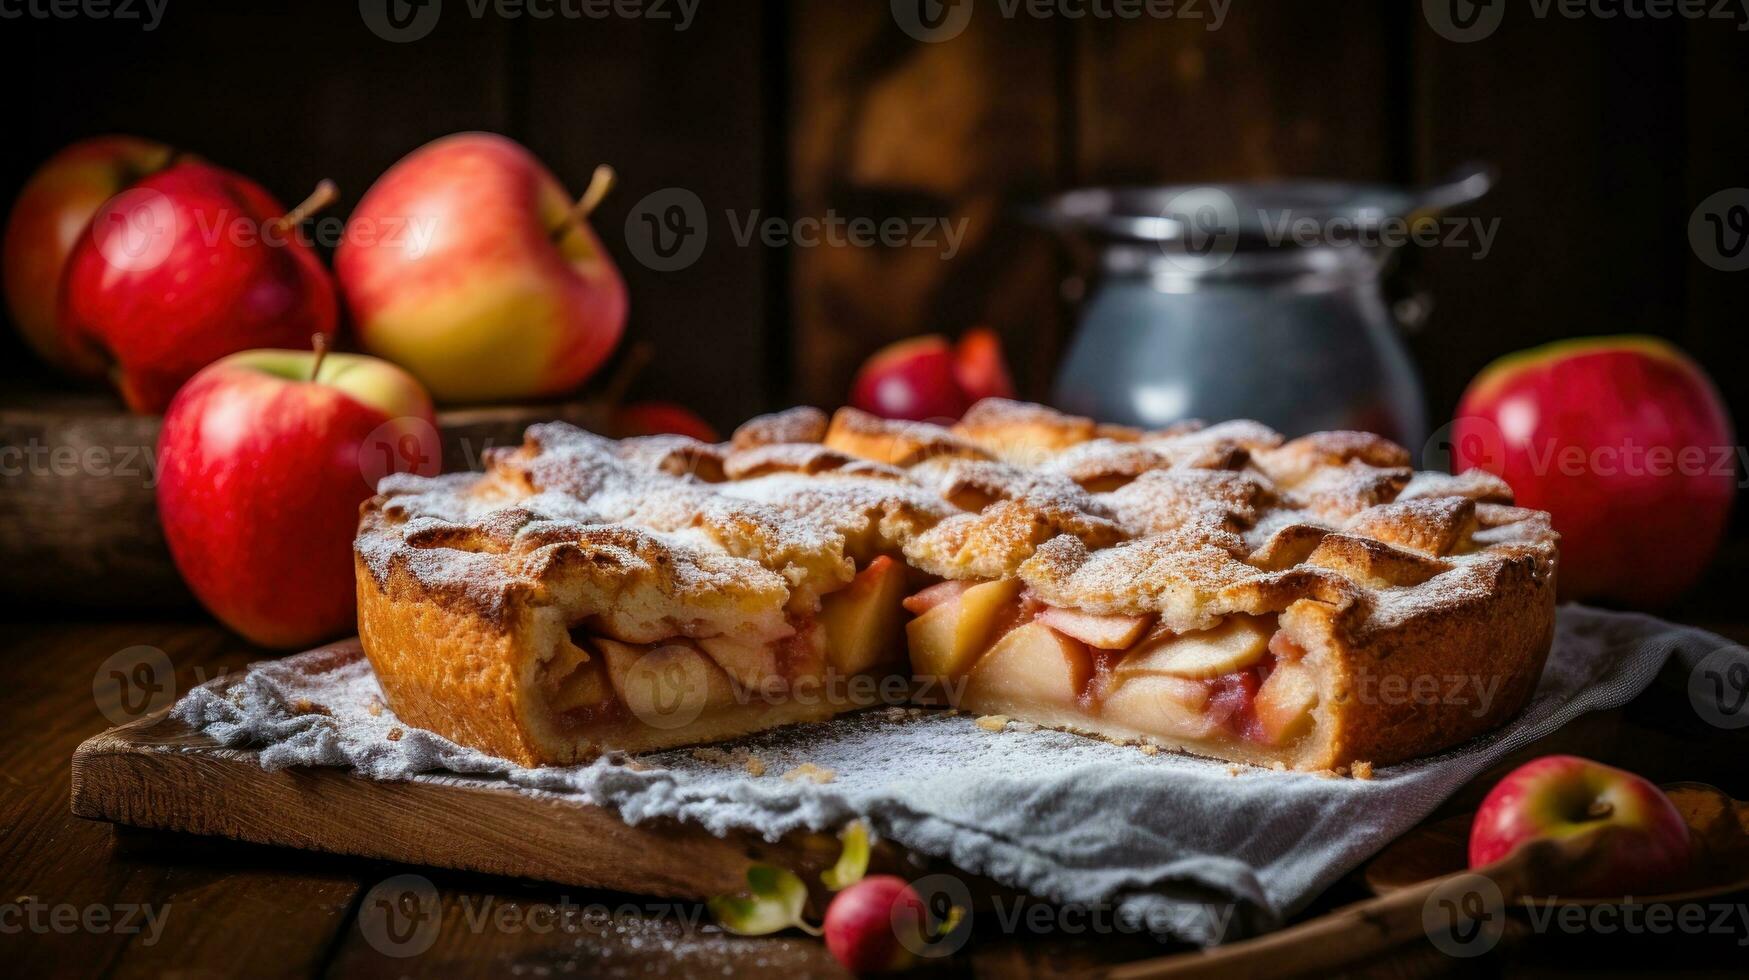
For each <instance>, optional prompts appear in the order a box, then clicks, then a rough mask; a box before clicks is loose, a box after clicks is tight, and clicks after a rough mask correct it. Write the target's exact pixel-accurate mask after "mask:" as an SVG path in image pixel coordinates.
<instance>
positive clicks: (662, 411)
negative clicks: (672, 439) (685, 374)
mask: <svg viewBox="0 0 1749 980" xmlns="http://www.w3.org/2000/svg"><path fill="white" fill-rule="evenodd" d="M613 430H614V435H615V436H617V437H619V438H622V439H623V438H625V437H627V436H656V435H663V434H667V433H672V434H674V435H681V436H691V437H693V438H694V439H697V440H698V441H699V442H721V441H722V440H723V437H722V436H720V435H718V434H717V430H716V429H713V428H711V424H710V423H709V422H706V421H705V420H704V419H701V418H699V417H698V415H697V414H695V413H694V412H693V411H692V410H691V409H689V408H686V407H684V406H681V405H676V404H674V403H673V402H633V403H632V404H630V405H621V406H620V407H619V408H618V409H617V410H615V411H614V413H613Z"/></svg>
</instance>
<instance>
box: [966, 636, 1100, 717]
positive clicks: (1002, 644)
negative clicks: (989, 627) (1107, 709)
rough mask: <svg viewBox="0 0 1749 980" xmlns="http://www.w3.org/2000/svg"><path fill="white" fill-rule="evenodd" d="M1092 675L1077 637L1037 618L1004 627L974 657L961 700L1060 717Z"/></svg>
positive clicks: (1090, 659) (1090, 660) (1072, 708)
mask: <svg viewBox="0 0 1749 980" xmlns="http://www.w3.org/2000/svg"><path fill="white" fill-rule="evenodd" d="M1092 678H1093V657H1092V655H1091V654H1089V653H1088V651H1087V647H1086V645H1085V644H1083V643H1082V642H1081V641H1079V640H1075V639H1071V638H1069V637H1067V636H1064V635H1063V634H1061V633H1059V632H1057V631H1056V630H1054V629H1051V628H1050V627H1049V626H1046V625H1045V624H1043V623H1040V622H1036V621H1035V622H1031V623H1027V624H1026V625H1024V626H1018V627H1016V628H1014V629H1012V630H1010V631H1009V632H1008V634H1007V635H1006V636H1004V637H1002V639H1000V640H998V641H996V645H995V646H993V647H991V648H990V652H989V653H986V654H984V656H983V657H981V658H979V659H978V662H977V663H976V664H974V665H973V666H972V671H971V674H970V675H969V676H967V678H966V687H965V691H964V693H963V695H962V696H961V700H962V701H963V702H964V703H965V704H966V705H967V706H968V707H970V708H971V709H972V710H974V711H978V710H992V709H996V710H1002V711H1015V712H1017V714H1018V716H1020V717H1025V715H1026V712H1027V711H1028V710H1032V709H1035V708H1036V709H1038V711H1039V713H1040V714H1041V715H1044V716H1046V717H1050V716H1053V715H1057V716H1060V715H1062V714H1063V713H1064V712H1065V711H1074V712H1077V713H1078V712H1079V711H1080V709H1079V707H1078V702H1079V700H1080V696H1081V692H1082V691H1084V690H1086V688H1087V683H1088V681H1090V680H1091V679H1092Z"/></svg>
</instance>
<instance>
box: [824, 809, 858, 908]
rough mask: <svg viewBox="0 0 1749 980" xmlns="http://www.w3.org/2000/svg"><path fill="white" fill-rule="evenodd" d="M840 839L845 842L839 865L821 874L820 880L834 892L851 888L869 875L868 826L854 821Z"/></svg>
mask: <svg viewBox="0 0 1749 980" xmlns="http://www.w3.org/2000/svg"><path fill="white" fill-rule="evenodd" d="M838 839H839V840H841V841H843V842H844V849H843V850H842V851H839V852H838V863H837V864H835V865H833V866H832V867H830V868H827V869H826V870H825V871H822V872H820V880H821V881H823V882H825V884H826V887H827V888H830V889H832V890H833V891H842V890H843V889H846V888H849V887H850V886H851V885H854V884H856V883H857V882H859V881H861V880H862V876H863V875H865V874H867V873H868V824H866V823H863V822H862V821H861V820H853V821H851V822H850V825H849V826H847V827H845V828H844V832H843V833H841V834H839V835H838Z"/></svg>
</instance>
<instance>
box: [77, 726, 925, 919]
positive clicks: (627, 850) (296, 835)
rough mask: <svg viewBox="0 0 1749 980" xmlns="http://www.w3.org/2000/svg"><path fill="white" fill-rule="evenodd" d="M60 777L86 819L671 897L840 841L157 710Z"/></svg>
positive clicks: (112, 734)
mask: <svg viewBox="0 0 1749 980" xmlns="http://www.w3.org/2000/svg"><path fill="white" fill-rule="evenodd" d="M72 782H73V786H72V802H73V813H74V814H75V815H76V816H80V817H84V818H87V819H90V820H105V821H109V822H111V823H119V824H128V825H131V826H135V827H148V828H152V829H157V830H174V831H183V832H186V833H192V834H205V835H212V836H218V837H229V838H232V839H235V840H242V841H250V842H252V843H258V844H273V845H278V846H283V847H295V848H302V849H305V850H314V851H326V852H331V853H335V854H347V855H356V856H358V857H366V858H378V859H383V860H389V861H398V862H403V863H407V864H420V865H428V866H434V867H442V868H456V869H460V870H465V871H479V872H485V873H488V874H496V875H507V876H511V877H516V878H529V879H536V880H541V881H551V882H556V883H559V884H565V885H577V886H586V887H592V888H608V889H613V890H616V891H625V892H634V893H638V894H643V895H658V896H663V897H672V898H687V899H702V898H708V897H710V896H713V895H723V894H729V893H733V892H736V891H739V890H740V889H741V888H742V887H743V886H744V884H745V881H746V873H747V868H748V867H749V866H750V865H752V864H755V863H765V864H775V865H778V866H780V867H785V868H789V869H791V870H793V871H795V872H796V873H797V874H799V875H801V877H802V880H804V881H808V882H817V881H818V880H819V872H820V871H822V870H824V869H825V868H827V867H829V866H831V864H832V863H833V862H834V861H835V860H837V857H838V850H839V844H838V840H837V838H836V837H835V836H832V835H827V834H813V833H796V834H791V835H789V836H788V837H785V838H784V839H783V840H781V841H779V842H777V843H770V842H767V841H765V840H763V839H761V838H759V837H757V836H755V835H751V834H731V835H729V836H727V837H715V836H712V835H711V834H710V833H709V832H707V831H705V830H702V829H700V828H698V827H694V826H690V825H685V824H680V823H678V822H674V821H648V822H645V823H642V824H639V825H637V826H631V825H628V824H626V823H625V822H623V821H622V820H620V819H619V817H618V816H616V815H615V814H614V813H613V812H612V811H609V810H606V809H604V808H602V807H597V806H590V805H586V804H581V803H578V802H576V801H575V800H571V799H566V798H563V797H560V796H557V795H554V794H550V793H542V792H540V791H537V790H530V789H524V788H519V787H513V786H511V785H509V784H507V783H505V782H503V781H501V780H497V779H491V778H479V777H470V776H460V775H421V776H415V777H413V778H411V779H408V780H405V781H400V782H384V781H378V780H371V779H366V778H363V777H360V776H355V775H353V774H352V773H351V772H349V771H347V770H344V769H339V768H292V769H281V770H278V771H272V772H270V771H267V770H265V769H262V768H261V765H260V763H259V761H258V760H257V758H256V753H255V752H254V751H253V750H250V749H233V748H225V747H223V746H221V745H219V744H218V743H216V742H214V741H213V740H212V739H210V738H208V737H206V736H205V735H202V734H199V733H197V732H194V731H192V730H190V729H189V728H188V727H187V726H186V725H184V724H183V723H181V722H179V721H176V720H174V719H172V718H170V717H168V716H167V714H165V713H163V712H160V713H158V714H155V715H151V716H148V717H146V718H142V719H140V720H139V721H136V722H133V723H131V724H127V725H123V726H121V727H120V728H112V729H110V730H109V731H106V732H104V733H103V734H101V735H98V736H95V737H93V738H91V739H89V740H87V741H86V742H85V743H84V744H83V745H81V746H79V749H78V751H77V752H75V753H74V755H73V780H72ZM925 866H926V865H925V864H924V863H923V862H921V861H920V860H919V859H916V858H913V857H910V856H908V855H906V854H904V853H902V852H901V851H900V850H898V849H896V848H894V847H893V846H892V845H890V844H889V843H885V842H883V843H881V844H877V845H876V847H875V853H874V854H873V855H872V856H871V868H874V869H876V870H887V871H894V872H904V873H908V874H910V875H912V876H915V875H916V874H918V873H919V871H920V870H921V869H922V868H924V867H925Z"/></svg>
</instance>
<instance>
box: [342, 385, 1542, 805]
mask: <svg viewBox="0 0 1749 980" xmlns="http://www.w3.org/2000/svg"><path fill="white" fill-rule="evenodd" d="M355 553H356V559H357V574H358V609H359V623H358V625H359V634H360V637H361V639H362V642H363V645H364V649H365V652H366V654H367V655H368V656H369V658H370V661H371V663H372V665H373V667H374V668H375V671H376V673H377V676H378V678H379V681H380V683H381V686H382V689H383V693H384V696H385V697H386V698H387V699H388V702H389V705H390V706H391V707H392V708H393V710H394V711H395V713H396V714H397V715H398V716H399V717H400V718H402V719H403V720H405V721H407V722H410V723H412V724H415V725H419V726H422V727H425V728H428V729H431V730H433V731H436V732H438V733H441V734H443V735H445V736H447V737H449V738H451V739H454V740H455V741H457V742H460V743H462V744H465V745H469V746H474V747H476V748H479V749H482V750H485V751H488V752H492V753H495V754H497V755H500V756H504V757H506V758H509V759H513V760H515V761H517V762H520V763H523V764H539V763H570V762H575V761H579V760H583V759H587V758H589V757H591V756H593V755H595V754H597V753H599V752H602V751H604V750H610V749H612V750H624V751H629V752H638V751H646V750H653V749H661V748H669V747H677V746H684V745H697V744H701V743H708V742H713V741H718V740H722V739H727V738H732V737H735V736H740V735H744V734H747V733H751V732H754V731H759V730H763V729H768V728H772V727H775V726H780V725H787V724H792V723H797V722H815V721H824V720H826V719H829V718H831V717H833V716H834V715H836V714H839V713H842V712H845V711H850V710H855V709H857V708H862V707H867V706H869V705H874V704H883V703H886V704H890V703H895V702H903V703H912V704H917V703H922V704H934V705H944V706H952V707H956V708H959V709H961V710H963V711H966V712H970V713H973V714H977V715H1003V716H1006V717H1008V718H1011V719H1016V720H1021V721H1027V722H1033V723H1036V724H1039V725H1044V726H1049V727H1054V728H1060V729H1065V730H1069V731H1074V732H1080V733H1084V734H1087V735H1092V736H1099V737H1103V738H1107V739H1112V740H1117V741H1123V742H1142V743H1145V744H1150V745H1157V746H1160V747H1164V748H1171V749H1175V750H1180V751H1184V752H1189V753H1194V754H1197V755H1202V756H1209V757H1213V758H1216V759H1224V760H1229V761H1233V762H1241V763H1249V764H1255V765H1263V766H1275V767H1284V766H1285V767H1291V768H1296V769H1308V770H1322V769H1335V770H1340V769H1341V768H1343V767H1351V766H1355V765H1356V764H1361V763H1366V764H1374V763H1376V764H1384V763H1388V762H1393V761H1397V760H1401V759H1406V758H1410V757H1413V756H1417V755H1422V754H1426V753H1429V752H1433V751H1436V750H1439V749H1442V748H1445V747H1447V746H1451V745H1454V744H1456V743H1458V742H1461V741H1463V740H1465V739H1468V738H1471V737H1472V736H1475V735H1477V734H1479V733H1482V732H1485V731H1487V730H1489V729H1491V728H1493V727H1494V726H1497V725H1499V724H1500V723H1501V722H1502V721H1504V720H1505V719H1507V718H1508V717H1510V716H1511V715H1513V714H1514V713H1515V712H1517V711H1518V710H1519V708H1521V707H1522V706H1523V705H1524V703H1525V701H1526V699H1527V698H1529V696H1530V694H1531V691H1532V689H1533V688H1534V686H1535V685H1536V682H1537V679H1538V676H1539V675H1540V673H1541V671H1542V666H1543V661H1544V659H1545V658H1546V656H1547V654H1548V650H1549V645H1550V642H1551V637H1552V630H1553V622H1554V594H1555V587H1554V580H1555V566H1556V555H1557V553H1556V536H1555V534H1554V532H1553V531H1552V530H1551V528H1550V524H1549V517H1548V515H1547V514H1545V513H1542V512H1540V511H1533V510H1526V509H1523V508H1519V507H1515V506H1513V504H1512V494H1511V491H1510V489H1509V488H1508V487H1507V486H1506V485H1505V484H1504V483H1503V482H1502V481H1500V480H1499V479H1497V478H1496V477H1493V476H1490V475H1488V474H1486V473H1483V472H1481V471H1471V472H1468V473H1464V474H1461V475H1458V476H1450V475H1445V474H1440V473H1426V472H1423V473H1417V472H1415V471H1414V470H1413V469H1412V468H1411V467H1410V465H1409V454H1408V453H1407V452H1406V451H1404V450H1403V448H1402V447H1400V446H1397V445H1395V444H1393V443H1391V442H1389V441H1387V440H1385V439H1382V438H1380V437H1378V436H1374V435H1370V434H1367V433H1361V432H1321V433H1317V434H1314V435H1309V436H1305V437H1302V438H1298V439H1294V440H1291V441H1286V440H1284V439H1283V438H1282V437H1281V436H1280V435H1278V434H1277V433H1275V432H1273V431H1271V430H1270V429H1268V428H1266V427H1264V426H1262V425H1259V424H1256V423H1254V422H1226V423H1221V424H1217V425H1208V426H1204V425H1200V424H1196V423H1187V424H1182V425H1178V426H1174V427H1172V428H1169V429H1164V430H1156V431H1144V430H1140V429H1132V428H1127V427H1119V426H1110V425H1102V424H1098V423H1096V422H1094V421H1093V420H1091V419H1085V418H1078V417H1075V416H1069V415H1064V414H1061V413H1058V412H1056V411H1053V410H1051V409H1049V408H1045V407H1043V406H1039V405H1031V404H1025V403H1019V402H1012V401H1005V400H999V399H989V400H985V401H982V402H980V403H978V404H977V405H975V406H973V408H972V409H971V410H970V411H969V412H967V413H966V415H965V417H964V418H963V419H962V420H961V421H960V422H958V423H957V424H955V425H952V426H951V427H944V426H937V425H930V424H924V423H913V422H892V421H886V420H883V419H879V418H876V417H874V416H871V415H867V414H865V413H862V412H859V411H856V410H854V409H848V408H846V409H841V410H839V411H838V413H837V414H836V415H834V416H832V417H831V418H830V419H828V417H827V416H826V415H825V414H823V413H821V412H819V411H816V410H814V409H810V408H796V409H791V410H789V411H786V412H781V413H778V414H775V415H768V416H762V417H760V418H756V419H754V420H752V421H750V422H748V423H747V424H745V425H743V426H742V427H741V428H740V429H738V430H737V431H736V432H735V433H734V437H733V438H732V440H730V441H729V442H727V443H724V444H720V445H712V444H707V443H702V442H698V441H696V440H693V439H689V438H686V437H683V436H651V437H644V438H636V439H626V440H620V441H613V440H609V439H604V438H601V437H599V436H596V435H593V434H590V433H588V432H585V431H583V430H581V429H577V428H574V427H572V426H569V425H565V424H562V423H548V424H542V425H536V426H533V427H531V428H530V429H529V430H528V432H527V434H526V438H525V441H524V442H523V444H522V445H521V446H519V447H515V448H501V449H495V450H493V451H491V452H490V453H489V454H488V455H487V457H486V465H485V468H484V471H483V472H481V473H468V474H455V475H448V476H441V477H435V478H427V477H419V476H413V475H396V476H391V477H389V478H388V479H386V480H385V481H384V482H383V484H382V485H381V487H380V488H379V494H378V495H377V496H376V497H375V498H373V499H372V500H370V501H369V502H368V503H367V504H366V505H365V506H364V509H363V515H362V521H361V526H360V529H359V534H358V539H357V543H356V548H355Z"/></svg>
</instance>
